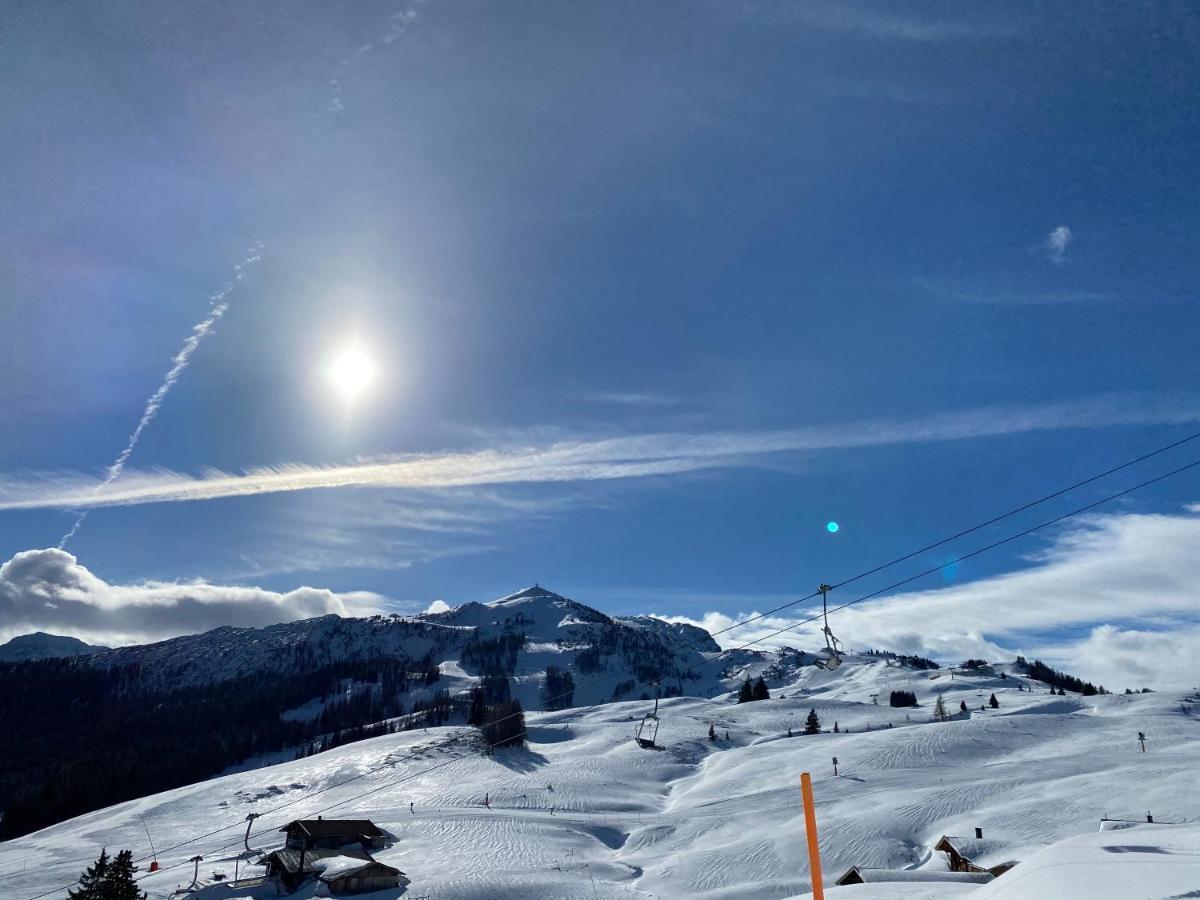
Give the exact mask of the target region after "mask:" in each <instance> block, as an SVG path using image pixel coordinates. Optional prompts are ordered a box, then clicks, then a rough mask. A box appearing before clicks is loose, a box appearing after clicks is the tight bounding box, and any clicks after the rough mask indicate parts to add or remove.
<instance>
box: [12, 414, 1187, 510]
mask: <svg viewBox="0 0 1200 900" xmlns="http://www.w3.org/2000/svg"><path fill="white" fill-rule="evenodd" d="M1195 421H1200V403H1197V402H1194V401H1189V402H1185V403H1179V402H1170V401H1164V400H1161V399H1158V400H1156V399H1151V398H1147V397H1138V396H1107V397H1098V398H1092V399H1086V400H1080V401H1069V402H1062V403H1052V404H1045V405H1041V406H1024V407H1021V406H996V407H985V408H981V409H975V410H968V411H964V412H957V413H948V414H942V415H936V416H929V417H926V418H923V419H910V420H899V419H883V420H875V421H864V422H852V423H848V424H841V425H826V426H813V427H808V428H797V429H788V430H778V431H759V432H730V431H718V432H710V433H705V434H684V433H663V434H642V435H629V436H624V437H614V438H594V439H577V440H564V441H558V442H555V443H550V444H545V445H541V446H538V445H532V446H517V447H510V448H507V449H501V450H481V451H469V452H445V453H438V454H429V455H415V454H410V455H395V456H387V457H376V458H371V459H365V460H359V461H356V462H353V463H349V464H346V465H330V466H314V465H305V464H300V463H289V464H283V465H279V466H272V467H268V468H256V469H248V470H245V471H243V472H238V473H230V472H223V471H219V470H208V471H206V472H204V473H202V474H200V475H191V474H188V473H183V472H174V471H170V470H165V469H158V470H150V471H146V470H139V471H133V470H126V471H125V473H124V475H123V477H122V479H121V480H120V481H118V482H115V483H113V484H108V485H105V486H104V489H103V490H98V489H97V478H96V477H95V476H90V475H87V474H84V473H80V472H62V473H56V472H32V473H24V474H17V475H9V476H0V509H46V508H49V509H56V508H59V509H61V508H68V509H85V508H93V507H99V506H119V505H136V504H142V503H164V502H179V501H188V500H212V499H217V498H221V497H242V496H250V495H254V494H266V493H277V492H283V491H303V490H313V489H316V488H336V487H350V486H360V487H380V488H447V487H463V486H469V485H495V484H518V483H532V482H546V483H549V482H568V481H594V480H604V479H619V478H637V477H645V476H649V475H667V474H677V473H683V472H693V471H699V470H703V469H713V468H721V467H729V466H739V465H751V464H753V463H754V461H755V458H756V457H762V456H764V455H767V454H778V453H786V452H817V451H823V450H832V449H850V448H860V447H879V446H887V445H895V444H910V443H930V442H940V441H956V440H968V439H972V438H981V437H995V436H1000V435H1009V434H1020V433H1027V432H1033V431H1048V430H1054V429H1064V428H1102V427H1110V426H1117V425H1167V424H1180V423H1187V422H1195Z"/></svg>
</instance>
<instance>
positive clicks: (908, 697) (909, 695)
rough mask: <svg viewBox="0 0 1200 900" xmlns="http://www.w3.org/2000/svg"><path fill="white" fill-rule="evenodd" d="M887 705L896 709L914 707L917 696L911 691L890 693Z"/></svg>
mask: <svg viewBox="0 0 1200 900" xmlns="http://www.w3.org/2000/svg"><path fill="white" fill-rule="evenodd" d="M888 705H889V706H898V707H904V706H916V705H917V695H916V694H914V693H913V692H912V691H892V693H891V695H890V696H889V697H888Z"/></svg>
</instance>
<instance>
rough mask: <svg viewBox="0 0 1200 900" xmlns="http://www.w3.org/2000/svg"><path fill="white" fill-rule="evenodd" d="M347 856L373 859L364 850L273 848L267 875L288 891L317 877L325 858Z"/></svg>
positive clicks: (362, 859)
mask: <svg viewBox="0 0 1200 900" xmlns="http://www.w3.org/2000/svg"><path fill="white" fill-rule="evenodd" d="M347 858H349V859H353V860H355V861H356V862H358V863H360V864H367V863H372V862H374V861H375V860H373V859H372V858H371V854H369V853H367V852H366V851H365V850H353V849H338V850H329V849H325V850H308V849H306V848H304V847H301V848H300V849H292V848H290V847H284V848H283V849H282V850H273V851H272V852H271V853H270V854H269V855H268V856H267V859H266V865H267V877H268V878H277V879H279V881H280V882H281V883H282V884H283V886H284V887H286V888H287V889H288V891H294V890H296V888H298V887H299V886H300V885H301V884H303V883H304V882H305V881H307V880H308V879H309V878H316V877H318V876H319V875H320V874H321V872H322V871H323V870H324V869H325V862H326V860H333V859H337V860H343V859H347Z"/></svg>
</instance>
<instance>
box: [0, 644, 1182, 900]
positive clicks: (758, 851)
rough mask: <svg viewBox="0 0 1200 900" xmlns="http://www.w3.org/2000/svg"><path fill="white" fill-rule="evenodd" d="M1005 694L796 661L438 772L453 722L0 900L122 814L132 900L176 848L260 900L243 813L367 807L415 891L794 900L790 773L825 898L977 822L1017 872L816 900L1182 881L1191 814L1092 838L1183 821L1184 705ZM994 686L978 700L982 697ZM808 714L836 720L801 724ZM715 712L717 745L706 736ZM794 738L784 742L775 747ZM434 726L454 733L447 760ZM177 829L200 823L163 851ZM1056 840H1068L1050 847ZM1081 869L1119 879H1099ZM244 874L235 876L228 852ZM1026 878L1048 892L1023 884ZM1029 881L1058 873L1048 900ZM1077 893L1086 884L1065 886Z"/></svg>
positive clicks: (168, 867) (1108, 892) (288, 814)
mask: <svg viewBox="0 0 1200 900" xmlns="http://www.w3.org/2000/svg"><path fill="white" fill-rule="evenodd" d="M1018 683H1022V684H1028V682H1025V681H1024V679H1019V678H1017V677H1015V676H1014V675H1011V674H1010V675H1009V677H1007V678H1003V679H1002V678H1000V677H998V676H964V675H961V674H956V675H951V673H950V672H948V671H946V670H939V671H913V670H910V669H906V668H902V667H898V666H895V665H889V664H888V662H887V661H885V660H882V659H877V658H873V657H866V656H864V657H856V658H854V659H852V660H851V661H849V662H848V663H847V664H846V665H845V666H843V667H842V669H840V670H838V671H836V672H832V673H829V672H822V671H820V670H817V669H815V668H812V667H805V668H802V669H800V670H799V674H798V675H796V676H795V678H794V680H792V681H790V682H789V683H787V684H785V685H782V686H776V687H775V688H774V689H773V699H771V700H769V701H762V702H758V703H748V704H743V705H740V706H739V705H735V704H732V703H730V702H729V698H728V697H722V698H716V699H700V698H690V697H680V698H673V699H669V700H665V701H663V703H662V710H661V715H662V720H663V724H662V730H661V732H660V734H659V744H660V745H662V749H660V750H644V749H641V748H639V747H638V746H637V745H635V743H634V742H633V740H632V734H633V730H634V727H635V723H636V721H637V720H639V719H640V718H641V716H642V714H643V713H645V712H646V711H648V704H647V703H645V702H627V703H613V704H607V705H603V706H599V707H596V708H594V709H584V710H580V709H574V710H564V711H561V712H554V713H542V714H530V715H529V716H528V723H529V735H530V743H529V747H528V748H527V749H525V750H505V751H500V752H497V753H495V754H493V755H491V756H481V755H477V754H470V755H465V756H462V758H461V759H458V760H457V761H450V760H453V759H454V757H455V756H458V755H461V754H463V753H464V751H465V749H466V747H468V746H470V745H471V743H472V742H474V741H475V740H476V738H475V737H474V735H473V733H472V731H471V730H470V729H465V728H457V727H456V728H439V729H430V730H429V731H428V732H424V731H411V732H405V733H401V734H396V735H388V736H385V737H380V738H375V739H372V740H368V741H362V742H359V743H355V744H350V745H346V746H343V747H339V748H337V749H335V750H331V751H328V752H326V753H322V754H319V755H317V756H313V757H309V758H307V759H302V760H297V761H293V762H286V763H282V764H279V765H276V766H272V767H269V768H261V769H257V770H253V771H245V772H238V773H235V774H229V775H225V776H222V777H220V778H215V779H212V780H210V781H205V782H201V783H198V784H195V785H191V786H188V787H184V788H180V789H177V790H173V791H169V792H166V793H162V794H158V795H155V796H151V797H146V798H143V799H140V800H136V801H131V802H129V803H125V804H121V805H119V806H115V807H112V808H110V809H106V810H102V811H98V812H95V813H90V814H88V815H85V816H81V817H79V818H76V819H73V820H71V821H68V822H64V823H61V824H59V825H56V826H53V827H51V828H48V829H45V830H43V831H40V832H37V833H35V834H32V835H28V836H26V837H23V838H20V839H18V840H14V841H10V842H8V843H4V844H0V896H3V897H5V898H13V900H21V898H30V897H33V896H35V895H37V894H41V893H42V892H45V891H51V890H54V889H56V888H63V887H65V886H66V885H67V884H69V883H71V882H72V881H73V879H74V878H75V877H77V875H78V874H79V872H80V871H81V870H82V869H83V868H84V866H85V865H86V864H87V862H88V861H90V859H92V858H94V857H95V856H96V855H97V854H98V852H99V849H100V848H101V847H107V848H108V849H109V850H110V851H115V850H118V849H121V848H125V847H129V848H132V849H133V850H134V852H135V857H148V856H149V854H150V847H149V844H148V841H147V837H146V832H145V830H144V827H143V821H144V822H145V826H146V827H148V828H149V830H150V833H151V835H152V836H153V840H154V843H155V845H156V846H157V848H158V853H159V860H160V863H161V864H162V865H163V867H164V869H163V871H161V872H158V873H156V874H154V875H151V876H149V877H147V878H146V879H145V880H144V881H143V882H142V886H143V888H144V889H146V890H147V891H149V894H150V897H151V898H152V900H156V898H165V897H167V896H169V895H170V894H171V893H172V892H173V891H174V890H175V889H176V888H177V887H179V886H186V885H188V884H189V883H190V882H191V880H192V870H193V864H192V863H191V862H188V861H187V860H189V859H190V858H191V857H192V856H194V855H196V854H201V855H203V856H204V861H203V862H202V863H200V867H199V868H200V877H201V883H202V884H206V885H211V887H209V888H207V889H205V890H204V891H203V892H202V896H203V898H204V900H210V898H234V897H258V896H271V895H273V891H267V892H266V893H264V891H265V890H266V889H265V888H264V887H262V886H259V887H253V886H250V887H246V888H243V889H240V890H231V889H230V888H229V887H228V886H226V885H222V884H219V883H217V882H214V880H213V876H214V874H216V873H224V874H225V875H226V876H227V877H232V876H233V874H234V867H235V856H236V855H237V853H238V851H239V850H241V849H242V847H241V841H242V834H243V832H244V830H245V825H244V821H243V820H244V819H245V816H246V814H247V813H250V812H257V813H262V814H263V817H262V818H261V819H259V820H258V821H257V822H256V823H255V825H256V827H255V830H254V833H253V834H252V836H251V839H250V844H251V846H252V847H254V848H256V849H270V848H273V847H277V846H279V845H280V844H281V843H282V842H281V835H279V834H277V833H276V831H275V829H277V828H279V826H280V825H282V824H283V823H284V822H286V821H288V820H290V819H294V818H298V817H306V816H310V815H312V816H315V815H316V814H318V813H323V814H324V815H325V816H326V817H354V818H358V817H368V818H371V819H373V820H374V821H375V822H376V823H377V824H378V825H379V826H380V827H382V828H384V829H386V830H387V831H389V832H390V833H392V834H393V835H394V836H395V838H396V841H395V843H394V844H393V845H392V846H391V847H390V848H389V849H386V850H383V851H379V852H377V853H376V854H375V855H376V857H377V858H378V859H379V860H380V861H382V862H385V863H388V864H389V865H393V866H396V867H398V868H400V869H402V870H403V871H404V872H405V873H406V874H407V875H408V877H409V878H411V879H412V884H411V886H410V887H409V888H408V889H407V893H406V896H408V897H436V898H439V900H443V898H445V900H456V898H463V900H465V898H472V900H484V898H489V900H492V898H494V900H502V898H513V900H516V898H522V900H528V898H572V897H578V898H598V897H632V896H642V897H676V898H685V897H686V898H692V897H697V898H709V900H717V898H734V897H751V896H753V897H761V898H783V897H793V896H797V895H802V894H804V892H806V891H808V890H809V889H810V887H811V885H810V883H809V877H808V864H807V856H806V850H805V833H804V824H803V816H802V815H801V809H800V792H799V789H798V784H799V777H800V773H801V772H804V771H809V772H811V773H812V774H813V776H814V780H815V793H816V798H817V815H818V825H819V831H820V839H821V846H822V851H823V862H824V869H825V874H826V884H827V886H828V885H831V884H832V883H833V880H834V879H836V878H837V877H838V876H839V875H840V874H841V873H842V872H844V871H845V870H846V869H847V868H849V867H850V866H852V865H858V866H865V867H877V868H890V869H913V870H920V869H945V861H944V860H943V859H942V858H941V854H938V853H935V852H934V851H933V849H932V848H933V845H934V843H936V842H937V840H938V839H939V838H940V837H941V836H942V835H952V836H971V837H973V835H974V829H975V828H977V827H978V828H982V829H983V835H984V838H983V841H982V842H975V843H976V844H977V845H978V846H977V847H976V851H975V852H976V855H975V857H974V858H975V861H976V862H977V863H981V864H984V865H988V866H991V865H994V864H997V863H1001V862H1004V861H1006V860H1018V861H1021V862H1020V864H1019V865H1018V866H1017V867H1016V868H1015V869H1013V870H1012V871H1010V872H1008V873H1007V874H1005V875H1002V876H1001V877H1000V878H999V879H997V880H996V881H994V882H992V883H991V884H989V885H985V886H983V887H977V886H973V885H961V884H908V885H904V886H897V885H892V886H888V885H865V886H858V887H847V888H837V889H833V890H827V895H828V896H830V898H831V900H835V898H839V900H840V898H845V900H866V898H878V897H889V898H890V897H895V898H918V897H924V898H939V900H940V898H949V897H963V896H969V897H972V898H974V897H978V898H979V900H984V898H990V897H996V898H1000V900H1013V898H1026V897H1033V896H1039V897H1044V898H1056V897H1062V898H1068V897H1075V896H1081V897H1082V896H1086V897H1087V898H1088V900H1099V898H1104V897H1110V896H1111V897H1118V896H1119V897H1122V898H1139V897H1144V898H1156V897H1167V896H1188V893H1187V892H1188V891H1189V890H1190V891H1200V872H1198V871H1197V861H1198V860H1200V839H1198V835H1200V828H1196V827H1177V826H1175V827H1172V826H1165V825H1164V826H1163V827H1161V828H1155V829H1151V830H1150V831H1149V832H1147V831H1146V830H1145V829H1134V830H1129V831H1128V832H1121V831H1108V832H1104V833H1103V834H1100V833H1098V831H1097V829H1098V826H1099V823H1100V820H1101V818H1102V817H1104V816H1105V815H1107V816H1109V817H1110V818H1114V819H1131V820H1138V819H1140V820H1144V819H1145V816H1146V812H1147V811H1148V810H1149V811H1151V812H1153V814H1154V816H1155V819H1156V822H1160V823H1164V822H1182V821H1193V822H1194V821H1200V779H1197V777H1196V772H1197V770H1198V768H1200V702H1193V701H1190V700H1188V699H1186V698H1183V697H1181V696H1179V695H1168V694H1144V695H1133V696H1126V695H1113V696H1101V697H1087V698H1085V697H1079V696H1076V695H1071V696H1067V697H1055V696H1051V695H1050V694H1049V693H1048V691H1047V689H1046V688H1045V686H1043V685H1040V684H1036V683H1035V684H1034V685H1033V687H1034V692H1033V693H1031V692H1029V691H1018V690H1017V689H1016V685H1017V684H1018ZM894 689H904V690H911V691H913V692H915V693H916V694H917V696H918V698H919V699H920V702H921V707H920V708H918V709H913V710H908V711H906V710H899V709H891V708H889V707H888V706H887V705H886V703H887V698H888V694H889V692H890V691H891V690H894ZM1039 690H1040V691H1041V692H1040V693H1038V692H1037V691H1039ZM993 692H994V693H995V694H996V696H997V698H998V699H999V702H1000V707H999V709H990V708H988V709H986V710H983V711H981V710H980V709H979V707H980V705H981V704H984V703H986V701H987V699H988V697H989V695H990V694H992V693H993ZM937 693H942V694H943V695H944V698H945V703H946V707H947V709H948V710H949V711H952V712H954V711H957V710H958V709H959V704H960V701H964V702H965V703H966V704H967V706H968V707H969V708H972V712H971V713H970V715H969V718H961V719H958V720H954V721H948V722H931V721H930V714H931V712H932V709H933V705H934V698H935V696H936V694H937ZM874 697H878V699H879V701H880V703H882V704H884V705H876V704H875V703H874V702H873V698H874ZM810 708H814V709H816V711H817V714H818V715H819V716H820V719H821V723H822V726H823V727H824V728H826V729H832V728H833V725H834V722H837V724H838V728H839V732H840V733H836V734H834V733H830V732H826V733H822V734H819V735H813V736H804V735H801V734H800V732H801V730H802V728H803V723H804V719H805V716H806V715H807V713H808V711H809V709H810ZM1193 713H1194V715H1193ZM710 724H712V725H713V726H714V727H715V728H716V731H717V733H718V740H716V741H710V740H709V739H708V730H709V725H710ZM889 724H890V725H891V726H892V727H890V728H889V727H888V726H889ZM789 727H791V728H792V729H793V731H794V732H795V735H796V736H795V737H792V738H788V737H787V736H786V735H787V730H788V728H789ZM1139 731H1143V732H1146V734H1147V738H1148V752H1146V753H1142V752H1140V749H1139V746H1138V741H1137V734H1138V732H1139ZM726 732H728V738H727V739H726V737H725V734H726ZM453 735H460V736H461V741H460V742H458V743H457V744H456V745H455V746H453V747H450V748H447V747H446V746H445V741H446V739H447V738H449V737H451V736H453ZM833 756H837V757H838V759H839V761H840V767H839V771H840V773H841V774H840V775H839V776H837V777H835V776H834V775H833V770H832V763H831V759H832V757H833ZM435 766H437V768H433V767H435ZM364 772H369V773H370V774H366V775H363V777H360V778H358V779H357V780H354V781H352V782H349V783H346V784H341V783H342V782H344V781H346V779H348V778H351V777H352V776H356V775H361V774H362V773H364ZM98 777H102V773H98ZM339 785H340V786H339ZM315 791H321V793H316V794H314V792H315ZM485 796H486V798H487V801H488V803H489V804H490V808H489V806H484V800H485ZM410 802H411V803H412V804H413V807H412V809H411V811H410V807H409V804H410ZM284 804H288V805H287V806H286V807H285V806H284ZM198 835H207V836H206V837H203V838H200V839H198V840H194V841H191V842H189V843H183V842H185V841H189V840H190V839H192V838H195V837H196V836H198ZM1068 839H1070V840H1068ZM1059 841H1066V843H1064V844H1062V845H1060V847H1058V848H1049V849H1046V848H1047V847H1048V845H1050V844H1052V843H1054V842H1059ZM1114 847H1117V848H1125V849H1121V850H1113V849H1112V848H1114ZM1147 848H1157V849H1147ZM1160 851H1161V852H1160ZM1097 860H1098V861H1099V862H1097ZM1100 863H1104V864H1105V865H1107V866H1109V867H1111V868H1113V869H1114V870H1116V869H1119V870H1120V871H1121V872H1122V873H1127V874H1122V875H1116V874H1114V875H1112V876H1111V877H1109V876H1104V877H1100V876H1098V875H1096V872H1099V871H1100V870H1101V869H1102V868H1103V866H1101V865H1100ZM240 868H241V874H243V875H244V874H245V873H246V866H245V863H242V864H241V865H240ZM1035 869H1040V870H1043V874H1042V875H1040V876H1039V877H1040V878H1042V879H1048V878H1052V879H1057V880H1052V881H1044V882H1038V881H1036V880H1035V881H1030V879H1031V878H1033V874H1032V873H1034V872H1035ZM250 872H251V873H255V872H258V873H261V869H256V868H254V867H251V868H250ZM1139 872H1140V873H1142V874H1141V875H1139V874H1137V873H1139ZM1041 883H1045V884H1052V885H1056V886H1055V887H1053V888H1052V889H1050V890H1049V892H1045V890H1044V889H1043V888H1040V887H1037V885H1038V884H1041ZM1022 884H1026V885H1027V886H1026V887H1024V888H1023V887H1021V886H1022ZM1085 884H1086V885H1087V889H1086V892H1084V893H1079V894H1078V895H1076V894H1075V893H1063V892H1061V891H1066V890H1067V887H1065V886H1072V885H1085ZM885 889H886V890H885ZM1071 889H1072V890H1074V888H1073V887H1072V888H1071ZM1039 890H1041V891H1043V892H1042V893H1038V891H1039ZM306 891H307V893H305V892H302V893H301V896H307V895H308V894H311V888H309V889H306ZM63 895H65V890H62V889H60V890H57V891H56V892H55V893H54V894H51V896H63ZM370 896H372V897H375V898H376V900H384V898H392V897H395V896H398V892H396V891H391V892H379V893H376V894H373V895H370ZM1191 896H1200V895H1197V894H1191Z"/></svg>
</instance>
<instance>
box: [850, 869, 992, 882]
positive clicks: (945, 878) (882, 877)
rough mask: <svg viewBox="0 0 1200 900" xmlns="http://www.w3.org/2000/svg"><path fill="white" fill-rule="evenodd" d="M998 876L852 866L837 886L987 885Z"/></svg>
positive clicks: (988, 873) (987, 873)
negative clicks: (901, 884)
mask: <svg viewBox="0 0 1200 900" xmlns="http://www.w3.org/2000/svg"><path fill="white" fill-rule="evenodd" d="M995 877H996V876H994V875H992V874H991V873H990V872H939V871H936V870H929V869H870V868H867V867H865V866H851V867H850V868H849V869H848V870H847V871H846V874H844V875H843V876H842V877H841V878H839V879H838V880H837V881H836V882H834V883H835V884H837V885H839V886H841V885H845V884H890V883H892V882H909V883H912V882H917V883H921V882H934V883H939V882H940V883H945V882H952V883H957V884H987V883H988V882H989V881H991V880H992V879H993V878H995Z"/></svg>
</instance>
